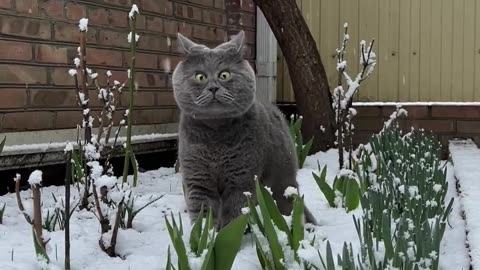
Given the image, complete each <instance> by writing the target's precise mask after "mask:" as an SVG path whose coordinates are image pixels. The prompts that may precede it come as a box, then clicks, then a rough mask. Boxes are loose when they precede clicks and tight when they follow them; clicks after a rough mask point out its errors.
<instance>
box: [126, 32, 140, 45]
mask: <svg viewBox="0 0 480 270" xmlns="http://www.w3.org/2000/svg"><path fill="white" fill-rule="evenodd" d="M139 38H140V35H139V34H135V42H138V39H139ZM127 40H128V43H132V32H130V33H128V36H127Z"/></svg>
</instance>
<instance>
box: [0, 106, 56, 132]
mask: <svg viewBox="0 0 480 270" xmlns="http://www.w3.org/2000/svg"><path fill="white" fill-rule="evenodd" d="M54 119H55V113H53V112H44V111H40V112H18V113H6V114H5V116H4V118H3V125H2V131H3V132H5V131H23V130H45V129H53V128H54V125H53V123H54Z"/></svg>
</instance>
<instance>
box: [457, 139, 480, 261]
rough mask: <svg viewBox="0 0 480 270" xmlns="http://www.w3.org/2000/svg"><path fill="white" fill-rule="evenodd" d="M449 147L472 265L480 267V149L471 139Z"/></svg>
mask: <svg viewBox="0 0 480 270" xmlns="http://www.w3.org/2000/svg"><path fill="white" fill-rule="evenodd" d="M449 147H450V152H451V155H452V161H453V163H454V166H455V177H456V178H457V180H458V183H459V185H460V191H461V193H460V202H461V205H462V207H463V211H464V213H465V221H466V230H467V233H468V234H467V240H468V245H469V249H470V257H471V260H472V267H473V269H480V211H479V209H478V208H479V200H480V182H479V181H480V166H479V165H480V149H478V147H477V145H476V144H475V143H474V142H473V141H470V140H467V141H451V142H450V146H449Z"/></svg>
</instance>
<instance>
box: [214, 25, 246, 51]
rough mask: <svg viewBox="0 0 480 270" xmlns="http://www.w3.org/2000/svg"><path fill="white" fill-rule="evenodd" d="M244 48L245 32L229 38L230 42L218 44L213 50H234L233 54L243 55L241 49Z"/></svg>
mask: <svg viewBox="0 0 480 270" xmlns="http://www.w3.org/2000/svg"><path fill="white" fill-rule="evenodd" d="M244 46H245V32H243V30H242V31H240V32H239V33H238V34H236V35H234V36H232V37H231V39H230V41H228V42H225V43H223V44H220V45H219V46H218V47H217V48H215V49H220V50H231V49H232V48H233V49H234V50H235V53H238V54H240V55H241V56H242V55H243V47H244Z"/></svg>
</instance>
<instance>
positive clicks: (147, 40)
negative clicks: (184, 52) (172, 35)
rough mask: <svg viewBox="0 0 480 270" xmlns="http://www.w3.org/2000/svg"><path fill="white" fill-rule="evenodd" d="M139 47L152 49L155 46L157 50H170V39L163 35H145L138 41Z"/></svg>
mask: <svg viewBox="0 0 480 270" xmlns="http://www.w3.org/2000/svg"><path fill="white" fill-rule="evenodd" d="M138 48H140V49H147V50H151V49H152V48H155V50H156V51H164V52H168V51H169V50H170V47H169V46H168V40H167V38H166V37H162V36H148V35H143V36H141V37H140V40H139V41H138Z"/></svg>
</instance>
